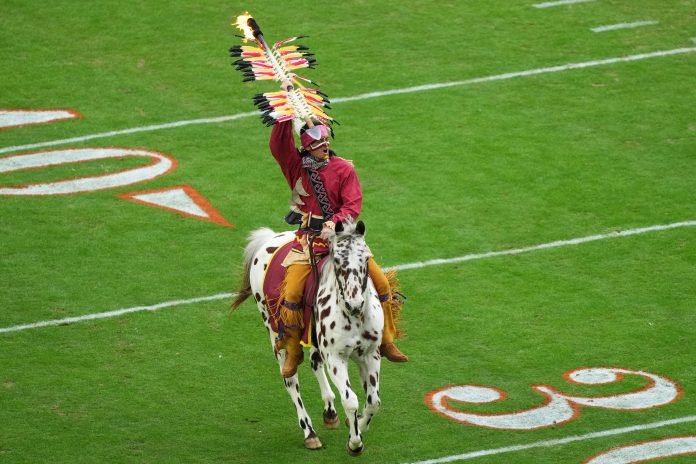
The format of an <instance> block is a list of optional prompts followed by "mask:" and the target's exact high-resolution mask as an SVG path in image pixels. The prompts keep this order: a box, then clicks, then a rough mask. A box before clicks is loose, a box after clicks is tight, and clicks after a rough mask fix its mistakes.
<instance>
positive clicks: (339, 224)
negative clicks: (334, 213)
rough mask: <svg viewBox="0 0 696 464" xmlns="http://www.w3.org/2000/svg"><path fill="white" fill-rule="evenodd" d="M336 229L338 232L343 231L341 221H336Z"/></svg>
mask: <svg viewBox="0 0 696 464" xmlns="http://www.w3.org/2000/svg"><path fill="white" fill-rule="evenodd" d="M334 231H335V232H336V233H339V232H343V223H342V222H341V221H338V222H337V223H336V227H334Z"/></svg>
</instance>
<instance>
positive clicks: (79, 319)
mask: <svg viewBox="0 0 696 464" xmlns="http://www.w3.org/2000/svg"><path fill="white" fill-rule="evenodd" d="M694 226H696V221H682V222H675V223H672V224H663V225H656V226H650V227H641V228H638V229H628V230H622V231H617V232H611V233H608V234H597V235H589V236H587V237H579V238H573V239H570V240H558V241H555V242H548V243H542V244H539V245H533V246H528V247H523V248H515V249H512V250H502V251H491V252H488V253H475V254H469V255H464V256H458V257H455V258H445V259H431V260H429V261H419V262H415V263H408V264H398V265H396V266H392V267H391V268H392V269H397V270H399V271H405V270H408V269H420V268H423V267H429V266H440V265H443V264H455V263H462V262H465V261H474V260H478V259H486V258H493V257H496V256H508V255H519V254H522V253H529V252H532V251H539V250H545V249H549V248H560V247H564V246H570V245H580V244H582V243H588V242H595V241H597V240H605V239H609V238H617V237H629V236H631V235H639V234H645V233H648V232H659V231H663V230H670V229H677V228H681V227H694ZM235 296H236V294H235V293H218V294H216V295H210V296H203V297H198V298H190V299H186V300H174V301H166V302H164V303H158V304H154V305H150V306H135V307H132V308H125V309H117V310H113V311H106V312H102V313H92V314H85V315H83V316H75V317H66V318H64V319H54V320H48V321H39V322H33V323H29V324H21V325H15V326H10V327H4V328H0V333H8V332H19V331H22V330H29V329H38V328H41V327H50V326H58V325H68V324H74V323H76V322H83V321H91V320H95V319H106V318H110V317H116V316H122V315H124V314H130V313H135V312H140V311H157V310H160V309H165V308H171V307H174V306H183V305H189V304H195V303H201V302H205V301H213V300H224V299H228V298H233V297H235Z"/></svg>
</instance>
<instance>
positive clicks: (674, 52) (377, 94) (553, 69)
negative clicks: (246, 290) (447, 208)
mask: <svg viewBox="0 0 696 464" xmlns="http://www.w3.org/2000/svg"><path fill="white" fill-rule="evenodd" d="M692 52H696V47H691V48H676V49H673V50H662V51H656V52H650V53H641V54H637V55H628V56H622V57H617V58H607V59H603V60H593V61H585V62H581V63H570V64H564V65H560V66H551V67H546V68H538V69H530V70H526V71H518V72H512V73H504V74H496V75H492V76H485V77H477V78H474V79H466V80H461V81H452V82H441V83H436V84H425V85H417V86H413V87H406V88H401V89H392V90H384V91H378V92H369V93H363V94H359V95H354V96H352V97H342V98H341V97H339V98H334V99H332V100H331V101H332V102H333V103H344V102H350V101H357V100H367V99H369V98H378V97H386V96H390V95H400V94H406V93H413V92H423V91H428V90H437V89H444V88H447V87H455V86H463V85H472V84H479V83H484V82H492V81H500V80H505V79H514V78H517V77H526V76H534V75H538V74H546V73H554V72H561V71H569V70H572V69H583V68H590V67H594V66H604V65H609V64H614V63H622V62H629V61H639V60H645V59H649V58H658V57H663V56H670V55H680V54H684V53H692ZM256 115H258V113H257V112H256V111H249V112H246V113H237V114H233V115H229V116H220V117H214V118H202V119H191V120H188V121H175V122H170V123H163V124H154V125H149V126H142V127H133V128H130V129H122V130H115V131H109V132H101V133H98V134H91V135H84V136H81V137H71V138H69V139H61V140H51V141H48V142H38V143H31V144H28V145H17V146H13V147H5V148H0V154H2V153H10V152H15V151H21V150H33V149H36V148H45V147H52V146H57V145H66V144H70V143H81V142H86V141H89V140H94V139H101V138H108V137H116V136H119V135H126V134H134V133H138V132H153V131H158V130H162V129H174V128H177V127H184V126H190V125H195V124H213V123H221V122H229V121H235V120H237V119H243V118H247V117H251V116H256Z"/></svg>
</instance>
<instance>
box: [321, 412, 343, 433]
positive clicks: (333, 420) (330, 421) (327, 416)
mask: <svg viewBox="0 0 696 464" xmlns="http://www.w3.org/2000/svg"><path fill="white" fill-rule="evenodd" d="M339 422H340V421H339V420H338V414H336V412H335V411H327V412H325V413H324V427H326V428H327V429H337V428H338V424H339Z"/></svg>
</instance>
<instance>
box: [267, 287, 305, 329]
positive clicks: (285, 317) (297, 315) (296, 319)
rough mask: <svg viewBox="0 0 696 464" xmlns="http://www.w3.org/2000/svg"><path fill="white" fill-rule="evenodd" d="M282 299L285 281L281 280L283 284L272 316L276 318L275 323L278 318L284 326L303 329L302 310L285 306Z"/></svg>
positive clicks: (283, 297)
mask: <svg viewBox="0 0 696 464" xmlns="http://www.w3.org/2000/svg"><path fill="white" fill-rule="evenodd" d="M283 301H285V282H283V286H282V287H281V288H280V295H279V296H278V303H277V307H276V311H275V314H274V315H273V317H275V318H276V323H278V319H281V320H282V321H283V325H284V326H285V327H290V328H299V329H304V310H303V309H299V310H293V309H290V308H286V307H285V305H284V304H283ZM300 303H302V302H300ZM279 325H280V324H276V326H279Z"/></svg>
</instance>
